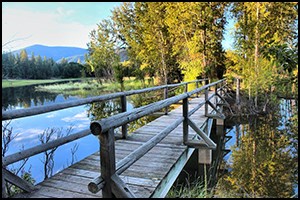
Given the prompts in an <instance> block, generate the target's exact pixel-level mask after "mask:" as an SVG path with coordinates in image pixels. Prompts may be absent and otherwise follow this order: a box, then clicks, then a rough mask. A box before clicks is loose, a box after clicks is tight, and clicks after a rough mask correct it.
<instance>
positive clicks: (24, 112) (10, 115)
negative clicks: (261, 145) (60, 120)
mask: <svg viewBox="0 0 300 200" xmlns="http://www.w3.org/2000/svg"><path fill="white" fill-rule="evenodd" d="M204 80H208V79H207V78H205V79H198V80H194V81H189V82H182V83H176V84H168V85H161V86H155V87H150V88H143V89H139V90H129V91H124V92H116V93H112V94H105V95H100V96H96V97H89V98H85V99H79V100H74V101H70V102H63V103H57V104H55V105H48V106H37V107H34V108H25V109H18V110H9V111H4V112H2V121H3V120H8V119H15V118H21V117H27V116H32V115H38V114H42V113H47V112H52V111H56V110H62V109H65V108H71V107H75V106H80V105H84V104H88V103H93V102H99V101H105V100H111V99H115V98H118V97H121V96H130V95H134V94H140V93H144V92H151V91H156V90H159V89H164V88H169V87H176V86H181V85H185V84H189V83H194V82H200V81H204Z"/></svg>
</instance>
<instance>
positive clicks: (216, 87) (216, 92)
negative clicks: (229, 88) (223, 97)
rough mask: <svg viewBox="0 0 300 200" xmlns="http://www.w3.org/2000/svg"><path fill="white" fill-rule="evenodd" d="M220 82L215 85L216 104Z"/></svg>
mask: <svg viewBox="0 0 300 200" xmlns="http://www.w3.org/2000/svg"><path fill="white" fill-rule="evenodd" d="M217 94H218V84H216V85H215V105H217V103H218V96H217Z"/></svg>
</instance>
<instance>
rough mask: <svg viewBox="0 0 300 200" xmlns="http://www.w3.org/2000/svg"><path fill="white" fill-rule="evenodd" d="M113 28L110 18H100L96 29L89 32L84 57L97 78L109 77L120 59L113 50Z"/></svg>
mask: <svg viewBox="0 0 300 200" xmlns="http://www.w3.org/2000/svg"><path fill="white" fill-rule="evenodd" d="M113 30H114V29H113V25H112V22H111V21H110V20H102V21H101V22H100V23H99V24H98V29H97V30H92V31H91V32H90V38H91V41H90V42H89V43H88V51H89V55H88V56H87V57H86V63H87V64H88V65H89V66H90V69H91V71H92V72H94V73H95V76H96V77H97V78H98V79H99V80H100V78H105V79H111V78H112V77H113V69H114V66H116V65H118V63H119V61H120V58H119V56H118V55H117V54H116V52H115V42H114V37H115V35H114V34H113Z"/></svg>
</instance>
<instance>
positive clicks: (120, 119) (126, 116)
mask: <svg viewBox="0 0 300 200" xmlns="http://www.w3.org/2000/svg"><path fill="white" fill-rule="evenodd" d="M222 81H224V80H219V81H217V82H214V83H211V84H208V85H205V86H203V87H201V88H198V89H195V90H193V91H190V92H187V93H184V94H181V95H177V96H174V97H171V98H168V99H165V100H161V101H158V102H155V103H152V104H149V105H146V106H143V107H140V108H136V109H134V110H132V111H130V112H125V113H120V114H116V115H114V116H111V117H108V118H105V119H101V120H98V121H94V122H92V123H91V125H90V129H91V132H92V133H93V134H94V135H98V134H100V133H101V132H105V131H107V130H108V129H109V128H116V127H119V126H121V125H123V124H125V123H129V122H132V121H134V120H136V119H139V118H141V117H144V116H146V115H149V114H151V113H154V112H155V111H158V110H161V109H162V108H164V107H166V106H170V105H171V104H174V103H176V102H178V101H180V100H183V99H184V98H188V97H190V96H192V95H193V94H196V93H197V92H200V91H202V90H204V89H206V88H209V87H211V86H213V85H215V84H218V83H220V82H222ZM207 95H208V94H207ZM206 100H207V97H206Z"/></svg>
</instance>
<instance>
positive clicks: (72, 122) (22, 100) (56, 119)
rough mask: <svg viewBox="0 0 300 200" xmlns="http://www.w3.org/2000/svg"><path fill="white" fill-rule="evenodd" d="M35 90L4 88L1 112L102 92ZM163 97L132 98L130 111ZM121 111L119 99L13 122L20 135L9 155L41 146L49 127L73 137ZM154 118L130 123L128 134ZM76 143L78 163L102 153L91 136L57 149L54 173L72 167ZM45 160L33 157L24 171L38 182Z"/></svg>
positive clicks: (11, 125) (26, 87)
mask: <svg viewBox="0 0 300 200" xmlns="http://www.w3.org/2000/svg"><path fill="white" fill-rule="evenodd" d="M34 87H35V86H25V87H15V88H4V89H2V110H9V109H20V108H29V107H34V106H41V105H50V104H56V103H60V102H65V101H72V100H75V99H80V98H85V97H88V96H95V95H100V94H101V93H103V91H101V90H88V91H84V92H82V91H78V93H74V94H72V95H69V94H65V93H64V94H55V93H48V92H41V91H35V89H34ZM134 89H137V88H134ZM127 90H128V88H127ZM106 93H109V92H106ZM161 94H162V93H161V92H149V93H147V94H143V95H132V96H130V97H127V110H128V111H130V110H132V109H133V108H135V107H140V106H142V105H146V104H149V103H152V102H154V101H156V100H158V99H161V98H162V96H161ZM141 96H142V97H145V99H143V98H141ZM146 97H147V98H146ZM119 112H121V100H120V98H117V99H114V100H109V101H105V102H98V103H92V104H87V105H82V106H77V107H72V108H67V109H63V110H58V111H53V112H49V113H44V114H40V115H36V116H29V117H24V118H18V119H14V120H12V121H11V123H10V125H9V126H10V127H8V128H12V130H13V133H14V134H18V136H17V137H16V138H15V139H14V140H13V141H12V142H11V143H10V146H9V149H8V151H7V153H6V155H11V154H13V153H15V152H18V151H20V149H21V148H22V146H24V148H25V149H28V148H31V147H34V146H37V145H39V144H40V142H39V140H38V136H39V135H40V134H42V133H43V132H44V130H46V129H47V128H55V129H60V130H62V133H63V134H65V132H66V131H67V130H68V129H70V128H72V132H71V134H74V133H76V132H78V131H81V130H84V129H88V128H89V125H90V122H91V121H92V120H98V119H102V118H105V117H108V116H111V115H113V114H116V113H119ZM155 118H156V117H152V116H147V117H143V118H141V119H139V120H136V121H134V122H131V123H129V126H128V132H129V133H130V132H132V131H134V130H135V129H137V128H139V127H141V126H143V125H144V124H146V123H148V122H150V121H152V120H153V119H155ZM6 123H7V121H2V125H4V124H6ZM116 131H118V130H116ZM2 136H3V132H2ZM75 144H78V145H79V147H78V150H77V152H76V155H75V157H76V161H80V160H82V159H83V158H85V157H87V156H88V155H91V154H92V153H95V152H96V151H98V150H99V141H98V138H97V137H95V136H93V135H92V134H91V135H89V136H87V137H84V138H81V139H79V140H76V141H73V142H70V143H67V144H65V145H62V146H60V147H58V149H57V150H56V152H55V154H54V163H55V164H54V169H53V172H54V174H55V173H57V172H59V171H61V170H62V169H64V168H65V167H67V166H69V165H70V160H71V148H72V147H73V146H74V145H75ZM2 146H3V143H2ZM42 160H43V154H38V155H36V156H33V157H30V159H29V160H28V162H27V163H26V166H25V168H24V170H25V171H28V172H30V174H31V175H32V177H33V178H34V179H35V181H36V183H39V182H41V181H42V180H43V163H42V162H41V161H42ZM18 166H19V162H18V163H15V164H12V165H9V166H8V168H9V169H13V168H18Z"/></svg>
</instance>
